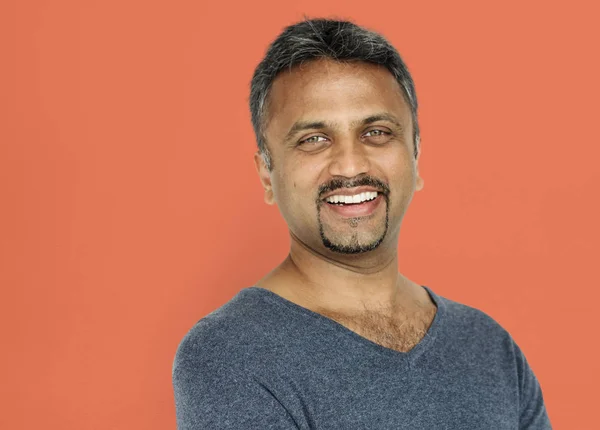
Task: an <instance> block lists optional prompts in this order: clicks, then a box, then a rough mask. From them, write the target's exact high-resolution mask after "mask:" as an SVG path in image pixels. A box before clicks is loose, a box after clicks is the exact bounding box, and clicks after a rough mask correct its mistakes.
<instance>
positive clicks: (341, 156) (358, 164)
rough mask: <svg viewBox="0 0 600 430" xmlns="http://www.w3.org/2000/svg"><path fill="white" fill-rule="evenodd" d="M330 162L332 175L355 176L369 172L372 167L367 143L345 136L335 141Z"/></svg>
mask: <svg viewBox="0 0 600 430" xmlns="http://www.w3.org/2000/svg"><path fill="white" fill-rule="evenodd" d="M333 149H334V150H333V151H331V161H330V163H329V174H330V175H331V176H343V177H346V178H354V177H355V176H358V175H360V174H364V173H367V172H368V171H369V169H370V167H371V165H370V162H369V157H368V154H367V151H366V149H367V148H365V145H364V144H363V143H362V142H361V141H360V140H358V139H356V138H345V139H342V140H338V141H337V142H335V143H334V148H333Z"/></svg>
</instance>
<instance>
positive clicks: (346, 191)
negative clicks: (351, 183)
mask: <svg viewBox="0 0 600 430" xmlns="http://www.w3.org/2000/svg"><path fill="white" fill-rule="evenodd" d="M374 191H375V192H377V193H381V194H383V191H381V190H379V189H377V188H374V187H368V186H363V187H354V188H338V189H337V190H333V191H332V192H330V193H327V194H325V195H324V196H323V197H321V199H322V200H325V199H327V198H328V197H331V196H354V195H356V194H360V193H367V192H374Z"/></svg>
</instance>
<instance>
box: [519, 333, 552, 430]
mask: <svg viewBox="0 0 600 430" xmlns="http://www.w3.org/2000/svg"><path fill="white" fill-rule="evenodd" d="M515 353H516V360H517V373H518V376H519V414H520V417H519V429H520V430H551V429H552V425H551V424H550V420H549V418H548V413H547V412H546V406H545V404H544V397H543V395H542V389H541V387H540V384H539V382H538V380H537V378H536V376H535V374H534V373H533V370H532V369H531V367H530V366H529V363H528V362H527V359H526V358H525V355H524V354H523V352H522V351H521V349H520V348H519V346H518V345H517V344H516V343H515Z"/></svg>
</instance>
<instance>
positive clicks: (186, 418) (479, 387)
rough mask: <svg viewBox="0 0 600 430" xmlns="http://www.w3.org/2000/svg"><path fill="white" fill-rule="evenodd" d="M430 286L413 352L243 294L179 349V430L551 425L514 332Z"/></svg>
mask: <svg viewBox="0 0 600 430" xmlns="http://www.w3.org/2000/svg"><path fill="white" fill-rule="evenodd" d="M424 288H425V289H426V291H427V292H428V293H429V295H430V296H431V298H432V300H433V301H434V302H435V304H436V305H437V313H436V316H435V318H434V320H433V322H432V324H431V326H430V328H429V330H428V332H427V335H426V336H425V337H424V338H423V339H422V340H421V342H420V343H419V344H417V345H416V346H415V347H414V348H413V349H412V350H410V351H409V352H407V353H401V352H398V351H395V350H393V349H390V348H386V347H383V346H381V345H378V344H376V343H375V342H372V341H370V340H368V339H366V338H364V337H362V336H360V335H358V334H357V333H354V332H353V331H351V330H349V329H348V328H346V327H344V326H343V325H341V324H339V323H337V322H335V321H334V320H332V319H330V318H327V317H325V316H322V315H320V314H318V313H316V312H313V311H311V310H308V309H306V308H304V307H302V306H299V305H297V304H295V303H293V302H291V301H289V300H287V299H284V298H283V297H281V296H279V295H277V294H275V293H273V292H271V291H269V290H266V289H263V288H259V287H256V286H254V287H249V288H244V289H242V290H241V291H240V292H239V293H238V294H237V295H236V296H235V297H233V298H232V299H231V300H230V301H229V302H227V303H226V304H225V305H223V306H222V307H220V308H219V309H217V310H215V311H213V312H212V313H210V314H209V315H207V316H206V317H204V318H202V319H201V320H200V321H199V322H198V323H197V324H196V325H195V326H194V327H193V328H192V329H191V330H190V331H189V332H188V333H187V335H186V336H185V337H184V338H183V340H182V341H181V344H180V345H179V348H178V350H177V354H176V356H175V360H174V363H173V387H174V390H175V406H176V412H177V427H178V429H179V430H191V429H194V430H195V429H257V430H259V429H260V430H261V429H326V430H333V429H344V430H353V429H369V430H374V429H386V430H387V429H465V430H477V429H485V430H491V429H493V430H503V429H507V430H508V429H511V430H514V429H551V425H550V421H549V419H548V415H547V413H546V408H545V406H544V400H543V397H542V391H541V389H540V385H539V383H538V381H537V379H536V377H535V375H534V374H533V372H532V370H531V368H530V367H529V365H528V364H527V360H526V359H525V356H524V355H523V353H522V352H521V350H520V349H519V347H518V346H517V345H516V343H515V342H514V340H513V339H512V338H511V336H510V334H509V333H508V332H507V331H506V330H504V329H503V328H502V327H501V326H500V325H499V324H498V323H497V322H495V321H494V320H493V319H492V318H491V317H489V316H488V315H486V314H485V313H483V312H481V311H479V310H477V309H474V308H472V307H469V306H466V305H462V304H460V303H457V302H454V301H452V300H449V299H446V298H444V297H442V296H438V295H436V294H435V293H434V292H433V291H432V290H431V289H430V288H428V287H424Z"/></svg>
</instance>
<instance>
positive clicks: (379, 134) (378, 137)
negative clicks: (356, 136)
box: [362, 128, 392, 144]
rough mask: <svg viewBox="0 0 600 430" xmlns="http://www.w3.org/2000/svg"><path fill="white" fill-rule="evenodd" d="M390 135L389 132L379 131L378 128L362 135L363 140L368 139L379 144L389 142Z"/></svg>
mask: <svg viewBox="0 0 600 430" xmlns="http://www.w3.org/2000/svg"><path fill="white" fill-rule="evenodd" d="M391 136H392V133H391V132H389V131H385V130H381V129H379V128H374V129H372V130H369V131H367V132H366V133H365V134H363V135H362V137H363V138H368V139H369V140H370V141H371V142H374V143H377V144H381V143H385V142H387V141H388V140H390V137H391Z"/></svg>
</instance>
